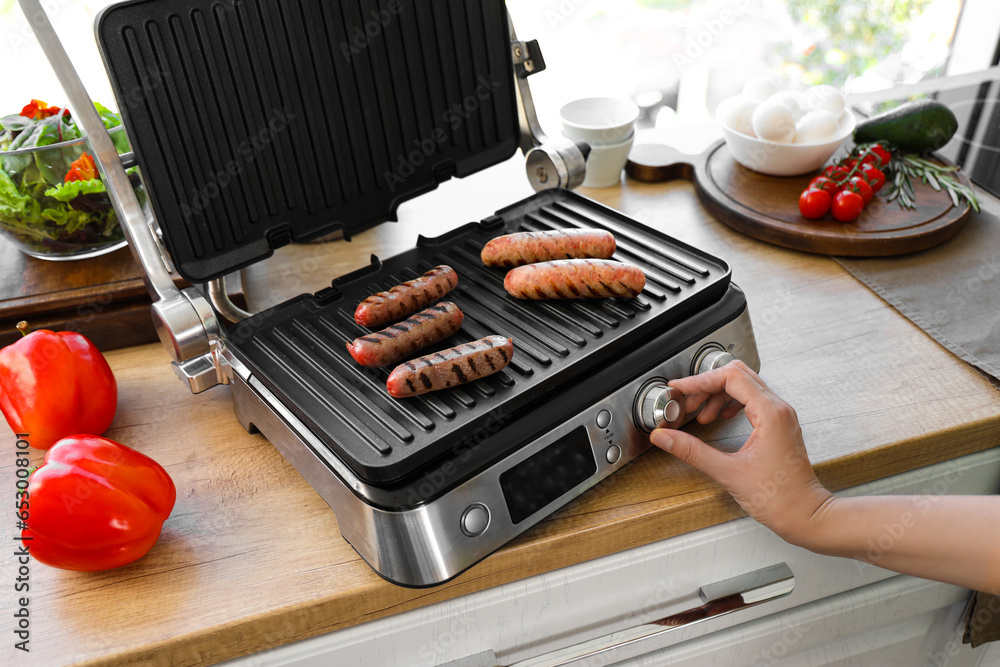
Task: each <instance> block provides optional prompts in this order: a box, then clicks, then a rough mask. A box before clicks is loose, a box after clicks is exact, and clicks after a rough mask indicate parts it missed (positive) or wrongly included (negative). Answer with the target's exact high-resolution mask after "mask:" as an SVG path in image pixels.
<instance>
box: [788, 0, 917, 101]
mask: <svg viewBox="0 0 1000 667" xmlns="http://www.w3.org/2000/svg"><path fill="white" fill-rule="evenodd" d="M931 1H932V0H838V1H836V2H830V1H829V0H786V2H787V3H788V13H789V15H790V16H791V18H792V20H793V21H795V22H796V23H797V24H798V25H799V26H800V27H801V28H802V29H803V30H804V31H805V32H806V33H807V34H808V35H809V36H811V37H812V38H813V39H814V40H815V48H813V49H811V50H810V51H808V52H807V53H805V54H803V53H790V52H786V53H784V54H782V55H784V56H785V58H786V59H787V60H788V61H790V62H795V63H799V64H801V65H802V66H803V67H804V69H805V73H804V77H805V80H806V83H808V84H812V85H815V84H819V83H828V84H831V85H833V86H838V87H840V86H842V85H843V84H844V82H845V81H847V77H848V76H849V75H852V74H853V75H855V76H860V75H861V74H864V72H866V71H867V70H868V69H870V68H871V67H874V66H876V65H878V64H879V63H880V62H881V61H882V60H884V59H885V58H886V57H887V56H888V55H890V54H892V53H895V52H897V51H899V50H900V49H901V48H902V47H903V45H904V44H905V43H906V41H907V30H908V28H909V24H910V21H912V20H913V19H914V18H916V17H917V16H919V15H920V13H921V12H923V11H924V9H926V8H927V6H928V5H930V4H931ZM786 48H787V47H786Z"/></svg>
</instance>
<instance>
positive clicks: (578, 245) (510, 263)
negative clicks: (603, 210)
mask: <svg viewBox="0 0 1000 667" xmlns="http://www.w3.org/2000/svg"><path fill="white" fill-rule="evenodd" d="M614 254H615V237H614V234H612V233H611V232H606V231H603V230H600V229H566V230H556V231H551V232H523V233H520V234H510V235H508V236H501V237H498V238H495V239H493V240H492V241H490V242H489V243H487V244H486V247H485V248H483V252H482V258H483V264H485V265H486V266H502V267H504V268H508V269H512V268H514V267H515V266H523V265H525V264H537V263H538V262H551V261H553V260H556V259H586V258H598V259H609V258H610V257H611V256H612V255H614Z"/></svg>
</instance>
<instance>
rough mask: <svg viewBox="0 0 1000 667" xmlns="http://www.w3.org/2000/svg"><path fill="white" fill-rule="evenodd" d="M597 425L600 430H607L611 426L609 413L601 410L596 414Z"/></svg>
mask: <svg viewBox="0 0 1000 667" xmlns="http://www.w3.org/2000/svg"><path fill="white" fill-rule="evenodd" d="M597 425H598V426H599V427H601V428H607V427H608V426H610V425H611V413H610V412H608V411H607V410H601V411H600V412H598V413H597Z"/></svg>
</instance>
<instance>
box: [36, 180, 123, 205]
mask: <svg viewBox="0 0 1000 667" xmlns="http://www.w3.org/2000/svg"><path fill="white" fill-rule="evenodd" d="M107 191H108V190H107V188H105V187H104V183H102V182H101V180H100V179H99V178H95V179H93V180H90V181H70V182H69V183H61V184H60V185H57V186H55V187H52V188H49V189H48V190H46V191H45V196H46V197H52V198H53V199H56V200H58V201H61V202H63V203H64V204H68V203H69V202H71V201H73V200H74V199H76V198H77V197H79V196H80V195H93V194H100V193H103V192H107Z"/></svg>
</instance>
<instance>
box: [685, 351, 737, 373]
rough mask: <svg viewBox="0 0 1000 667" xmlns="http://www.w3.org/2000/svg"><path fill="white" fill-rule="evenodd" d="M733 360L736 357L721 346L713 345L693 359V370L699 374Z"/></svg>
mask: <svg viewBox="0 0 1000 667" xmlns="http://www.w3.org/2000/svg"><path fill="white" fill-rule="evenodd" d="M733 361H736V357H734V356H733V355H732V354H730V353H729V352H726V351H725V350H723V349H722V348H721V347H718V348H715V347H713V348H710V349H708V350H705V351H704V352H702V353H701V356H699V357H698V359H697V360H696V361H695V364H694V372H695V374H697V375H700V374H701V373H707V372H709V371H714V370H716V369H717V368H722V367H723V366H726V365H728V364H729V363H731V362H733Z"/></svg>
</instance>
